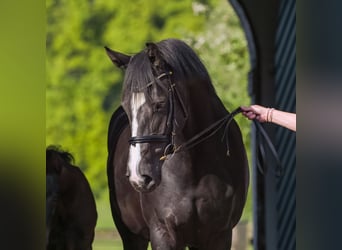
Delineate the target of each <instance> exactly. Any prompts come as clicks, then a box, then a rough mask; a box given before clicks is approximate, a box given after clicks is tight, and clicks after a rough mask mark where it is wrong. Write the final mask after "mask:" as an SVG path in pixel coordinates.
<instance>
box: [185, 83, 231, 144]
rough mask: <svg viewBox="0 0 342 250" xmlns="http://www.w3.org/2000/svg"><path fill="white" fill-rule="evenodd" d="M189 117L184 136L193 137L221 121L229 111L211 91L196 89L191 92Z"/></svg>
mask: <svg viewBox="0 0 342 250" xmlns="http://www.w3.org/2000/svg"><path fill="white" fill-rule="evenodd" d="M189 100H190V102H189V106H188V107H189V117H188V121H187V123H186V124H185V127H184V130H183V132H184V136H185V137H186V138H189V137H192V136H194V135H195V134H197V133H199V132H200V131H202V130H204V129H205V128H207V127H209V126H210V125H212V124H213V123H214V122H216V121H218V120H219V119H221V118H222V117H223V116H224V115H225V114H227V110H226V109H225V107H224V105H223V103H222V102H221V100H220V99H219V97H218V96H217V95H216V93H215V92H214V91H212V90H211V89H209V91H208V89H205V88H198V87H197V88H196V89H194V90H193V91H190V92H189Z"/></svg>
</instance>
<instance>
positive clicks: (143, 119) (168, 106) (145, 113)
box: [106, 41, 187, 192]
mask: <svg viewBox="0 0 342 250" xmlns="http://www.w3.org/2000/svg"><path fill="white" fill-rule="evenodd" d="M163 45H164V47H165V48H163ZM166 47H167V46H165V44H163V41H162V42H159V43H157V44H154V43H147V44H146V49H145V50H143V51H141V52H140V53H138V54H135V55H134V56H128V55H124V54H122V53H119V52H116V51H113V50H111V49H109V48H107V47H106V51H107V54H108V56H109V57H110V59H111V60H112V62H113V63H114V64H115V65H116V66H118V67H119V68H123V69H125V78H124V84H123V95H122V106H123V108H124V110H125V112H126V114H127V116H128V118H129V122H130V127H131V136H132V137H131V139H130V140H129V144H130V149H129V159H128V169H127V176H128V177H129V181H130V183H131V184H132V186H133V187H134V188H135V189H136V190H138V191H141V192H150V191H152V190H154V189H155V188H156V187H157V186H158V185H159V184H160V182H161V169H162V166H163V164H164V163H165V161H164V160H163V159H164V158H165V155H167V154H170V153H172V151H173V150H174V145H175V140H176V138H175V135H176V133H178V131H181V130H182V128H183V126H184V123H185V120H186V117H187V110H186V107H185V104H184V102H183V100H184V98H185V97H184V96H183V94H184V93H183V92H180V89H178V91H177V90H176V88H175V87H176V81H178V80H177V78H176V77H177V74H175V73H176V72H174V67H172V66H171V65H170V60H167V56H168V52H167V48H166ZM169 50H170V48H169ZM170 52H171V53H172V52H173V51H171V50H170ZM171 53H169V54H171ZM176 111H180V112H176ZM178 134H179V133H178Z"/></svg>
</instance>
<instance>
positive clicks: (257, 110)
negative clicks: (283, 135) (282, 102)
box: [241, 105, 296, 131]
mask: <svg viewBox="0 0 342 250" xmlns="http://www.w3.org/2000/svg"><path fill="white" fill-rule="evenodd" d="M241 109H242V110H243V112H242V114H243V115H244V116H246V117H247V118H248V119H249V120H253V119H256V120H258V121H259V122H271V123H274V124H277V125H280V126H283V127H285V128H288V129H290V130H292V131H296V114H295V113H289V112H284V111H280V110H277V109H274V108H266V107H263V106H260V105H252V106H250V107H243V106H242V107H241Z"/></svg>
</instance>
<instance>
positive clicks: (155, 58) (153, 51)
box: [146, 43, 162, 66]
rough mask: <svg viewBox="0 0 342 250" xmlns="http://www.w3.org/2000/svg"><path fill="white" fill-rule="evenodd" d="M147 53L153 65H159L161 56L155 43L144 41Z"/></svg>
mask: <svg viewBox="0 0 342 250" xmlns="http://www.w3.org/2000/svg"><path fill="white" fill-rule="evenodd" d="M146 47H147V55H148V58H149V59H150V62H151V63H152V64H153V65H154V66H160V62H161V59H162V56H161V54H160V51H159V49H158V47H157V45H156V44H155V43H146Z"/></svg>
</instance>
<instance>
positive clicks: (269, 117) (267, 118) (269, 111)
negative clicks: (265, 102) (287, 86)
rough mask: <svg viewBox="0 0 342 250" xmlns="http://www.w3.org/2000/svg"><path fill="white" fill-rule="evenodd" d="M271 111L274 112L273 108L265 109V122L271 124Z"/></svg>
mask: <svg viewBox="0 0 342 250" xmlns="http://www.w3.org/2000/svg"><path fill="white" fill-rule="evenodd" d="M273 110H274V108H267V112H266V122H272V121H273Z"/></svg>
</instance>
